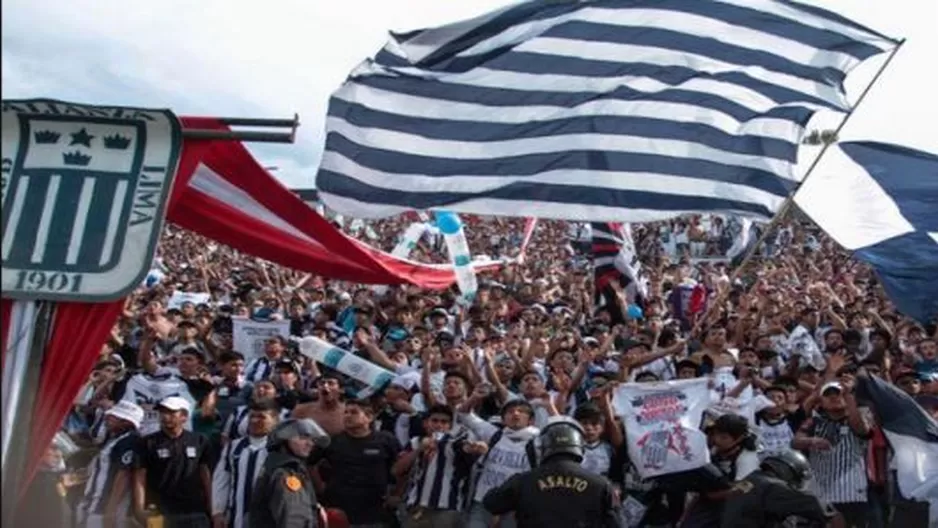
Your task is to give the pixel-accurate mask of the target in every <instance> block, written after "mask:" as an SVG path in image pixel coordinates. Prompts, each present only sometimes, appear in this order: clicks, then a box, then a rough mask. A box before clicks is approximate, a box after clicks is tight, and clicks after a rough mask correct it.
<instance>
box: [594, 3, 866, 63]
mask: <svg viewBox="0 0 938 528" xmlns="http://www.w3.org/2000/svg"><path fill="white" fill-rule="evenodd" d="M580 13H581V15H580V16H579V17H577V19H578V20H583V21H587V22H595V23H597V24H610V25H615V26H621V27H634V28H644V27H657V28H662V29H667V30H668V31H676V32H679V33H684V34H686V35H692V36H695V37H702V38H708V39H715V40H717V41H718V42H723V43H725V44H729V45H732V46H737V47H741V48H749V49H751V50H758V51H767V52H769V53H775V52H777V51H779V50H784V55H780V54H778V53H776V55H778V56H779V57H784V58H785V59H788V60H790V61H792V62H796V63H798V64H801V65H802V66H807V67H811V68H817V67H832V68H837V69H840V70H842V69H845V68H847V67H849V65H851V64H856V63H857V62H859V61H858V60H857V59H856V58H854V57H853V56H852V55H847V54H846V53H839V52H837V51H834V50H824V49H818V48H815V47H813V46H809V45H807V44H803V43H801V42H798V41H797V40H791V39H787V38H784V37H781V36H778V35H775V34H772V33H764V32H762V31H758V30H756V29H752V28H748V27H745V26H737V25H735V24H730V23H728V22H724V21H722V20H718V19H715V18H709V17H705V16H702V15H698V14H694V13H683V12H680V11H670V10H667V9H653V8H652V9H640V8H637V9H608V8H601V7H588V8H586V9H583V10H581V11H580ZM720 37H723V38H720Z"/></svg>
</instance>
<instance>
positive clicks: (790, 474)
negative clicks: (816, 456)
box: [759, 449, 811, 488]
mask: <svg viewBox="0 0 938 528" xmlns="http://www.w3.org/2000/svg"><path fill="white" fill-rule="evenodd" d="M759 467H760V469H762V470H764V471H768V472H770V473H772V474H773V475H775V476H776V477H778V478H780V479H782V480H784V481H785V482H786V483H788V485H789V486H792V487H793V488H801V487H803V486H804V483H805V481H806V480H808V476H809V474H810V473H811V465H810V464H809V463H808V459H807V458H805V456H804V455H802V454H801V453H800V452H798V451H795V450H793V449H786V450H785V451H781V452H778V453H772V454H771V455H769V456H767V457H765V459H763V460H762V464H761V465H760V466H759Z"/></svg>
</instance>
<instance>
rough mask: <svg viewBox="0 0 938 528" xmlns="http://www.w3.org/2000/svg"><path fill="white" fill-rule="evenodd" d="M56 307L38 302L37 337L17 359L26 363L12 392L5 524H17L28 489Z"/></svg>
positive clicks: (5, 461) (5, 470)
mask: <svg viewBox="0 0 938 528" xmlns="http://www.w3.org/2000/svg"><path fill="white" fill-rule="evenodd" d="M54 308H55V303H53V302H51V301H37V302H36V315H35V323H34V326H33V338H32V342H31V343H30V345H29V352H28V357H25V358H17V360H18V361H22V362H24V366H23V369H24V370H23V373H22V376H21V377H20V379H19V380H17V381H18V386H14V387H12V388H11V392H12V391H16V392H17V393H18V398H17V401H16V403H15V405H14V408H12V409H10V412H12V413H13V414H14V420H15V422H16V431H17V434H14V435H13V436H12V438H10V441H9V445H8V446H7V450H6V451H5V452H4V453H3V477H2V478H3V482H2V485H3V493H2V495H3V499H2V503H3V515H2V519H3V526H14V524H13V523H14V516H15V515H16V511H17V509H18V507H19V499H20V497H22V496H23V493H24V492H25V490H23V489H21V486H22V483H23V482H24V480H25V478H24V477H25V471H24V470H25V469H26V460H27V458H28V457H29V456H30V453H31V452H32V450H33V449H34V448H35V446H33V445H32V443H31V439H30V436H31V435H30V432H31V430H32V429H31V428H32V421H33V420H32V418H33V412H34V405H35V402H36V398H37V392H36V391H37V389H38V387H39V375H40V373H41V372H42V359H43V356H44V355H45V349H46V344H47V343H48V342H49V337H50V331H51V329H52V315H53V311H54ZM8 359H9V358H8ZM6 367H7V368H12V365H9V364H7V365H6ZM4 421H6V420H4Z"/></svg>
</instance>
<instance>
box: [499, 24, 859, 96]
mask: <svg viewBox="0 0 938 528" xmlns="http://www.w3.org/2000/svg"><path fill="white" fill-rule="evenodd" d="M515 51H519V52H521V51H525V52H529V53H539V54H543V55H547V56H561V57H572V58H576V59H593V60H601V61H608V62H614V63H627V62H647V63H650V64H655V65H658V66H680V67H684V68H691V69H693V70H695V71H700V72H707V73H720V72H728V71H732V72H741V73H745V74H747V75H749V76H750V77H752V78H754V79H758V80H760V81H762V82H765V83H769V84H773V85H775V86H778V87H779V88H787V89H790V90H795V91H797V92H799V93H802V94H808V95H812V96H814V97H818V98H820V99H823V100H824V101H828V102H830V103H833V104H836V105H837V106H838V107H840V108H843V109H845V110H846V109H847V108H849V104H848V102H847V97H846V94H844V93H842V92H840V91H838V90H837V89H835V88H833V87H831V86H829V85H826V84H822V83H819V82H816V81H812V80H810V79H806V78H803V77H796V76H793V75H788V74H785V73H779V72H774V71H770V70H767V69H765V68H762V67H761V66H742V65H739V64H731V63H729V62H723V61H719V60H716V59H712V58H710V57H708V56H706V55H695V54H693V53H690V52H687V51H674V50H669V49H664V48H655V47H651V46H637V45H632V44H615V43H610V42H588V41H582V40H578V41H573V40H568V39H558V38H550V37H540V38H537V39H533V40H530V41H528V42H525V43H524V44H522V45H520V46H518V47H517V48H515ZM625 58H627V60H625Z"/></svg>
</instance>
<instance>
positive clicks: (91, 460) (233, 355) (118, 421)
mask: <svg viewBox="0 0 938 528" xmlns="http://www.w3.org/2000/svg"><path fill="white" fill-rule="evenodd" d="M411 221H412V219H409V218H396V219H392V220H386V221H381V222H373V223H370V224H368V225H367V226H365V225H364V224H361V223H358V224H357V225H356V226H354V228H353V229H352V231H353V232H354V233H353V234H354V235H356V236H360V237H362V238H364V239H366V240H367V241H368V242H369V243H370V244H372V245H374V246H377V247H381V248H382V249H385V250H390V248H391V247H393V246H394V244H395V242H396V239H397V238H398V237H399V236H400V235H401V233H402V232H403V230H404V229H405V228H406V226H407V225H408V224H409V222H411ZM464 221H465V223H466V233H467V236H468V239H469V243H470V247H471V249H472V252H473V255H488V256H490V257H492V258H496V259H497V258H507V257H514V256H517V253H518V251H519V247H520V244H521V234H522V230H523V223H524V222H523V220H517V219H491V218H465V219H464ZM725 224H726V222H724V219H722V218H718V217H712V218H711V217H693V218H682V219H677V220H673V221H668V222H660V223H655V224H645V225H641V226H633V227H634V232H633V234H634V236H635V239H636V247H637V248H638V252H639V255H640V257H641V260H642V263H643V270H644V273H645V274H646V276H647V279H648V292H647V296H646V297H645V298H644V299H643V300H641V302H639V303H638V304H640V305H641V306H640V310H635V309H634V308H632V307H631V305H633V304H636V301H635V300H634V299H629V297H630V294H629V293H628V292H627V291H625V289H623V288H621V287H619V286H614V295H613V296H612V297H611V298H612V299H613V302H618V303H621V306H609V305H608V304H607V305H606V306H604V307H600V308H597V307H596V306H595V302H596V296H595V295H594V284H593V281H594V279H593V270H592V264H591V261H590V255H589V240H590V235H589V230H588V228H587V227H586V226H584V225H574V224H569V223H565V222H553V221H541V222H539V223H538V225H537V228H536V230H535V232H534V236H533V239H532V241H531V243H530V246H529V247H528V249H527V258H525V259H523V260H522V261H519V262H514V263H512V264H510V265H508V266H506V267H504V268H503V269H502V270H500V271H498V272H493V273H492V274H489V275H487V276H481V277H479V280H480V287H479V291H478V294H477V297H476V299H475V302H474V303H473V304H472V305H471V306H469V307H464V306H462V305H460V304H459V303H458V302H457V297H458V292H456V291H455V290H451V291H444V292H437V291H423V290H420V289H418V288H416V287H412V286H394V287H389V288H386V289H384V290H383V291H382V289H376V288H374V287H371V286H363V285H359V284H349V283H346V282H342V281H335V280H330V279H327V278H324V277H317V276H311V275H308V274H305V273H301V272H298V271H295V270H289V269H284V268H282V267H279V266H276V265H273V264H271V263H269V262H263V261H260V260H258V259H255V258H253V257H251V256H248V255H245V254H242V253H239V252H237V251H235V250H233V249H231V248H228V247H225V246H219V245H217V244H214V243H213V242H211V241H208V240H206V239H203V238H201V237H198V236H195V235H193V234H191V233H188V232H186V231H183V230H180V229H177V228H175V227H173V226H168V227H167V228H166V230H165V233H164V235H163V238H162V242H161V246H160V249H159V261H160V262H161V266H162V270H163V271H162V274H161V278H160V280H159V281H158V283H156V284H148V285H145V286H141V288H139V289H138V290H137V291H136V292H135V293H134V294H133V295H132V296H131V297H130V298H129V299H128V301H127V305H126V310H125V312H124V315H123V317H122V318H121V320H120V321H119V323H118V324H117V325H115V327H114V329H113V332H112V335H111V339H110V341H109V343H108V344H107V345H106V346H105V349H104V350H102V355H101V357H102V359H101V361H100V362H99V363H98V364H97V366H96V367H95V369H94V372H93V373H92V374H91V378H90V381H89V385H88V389H87V390H86V391H85V392H84V393H83V394H81V395H79V398H78V399H77V400H76V405H75V408H74V412H73V413H72V414H71V415H70V416H69V418H68V420H67V421H66V423H65V424H64V426H63V434H61V435H60V437H59V441H57V442H56V443H55V444H54V445H53V446H52V447H51V448H50V449H49V451H48V453H47V456H46V458H45V459H44V461H43V471H42V473H41V474H40V476H39V478H37V480H36V482H35V484H34V488H35V491H34V492H32V493H31V494H32V495H33V496H36V497H43V498H42V499H41V500H42V503H41V504H42V506H40V507H38V508H30V509H29V510H30V511H31V513H30V515H39V516H41V515H45V516H47V517H46V519H45V520H36V519H35V518H33V519H31V520H30V521H29V522H32V523H33V524H29V525H35V526H54V525H57V524H54V523H53V521H50V520H49V517H48V516H64V515H66V514H67V516H68V517H69V518H71V519H73V520H74V521H75V522H77V523H84V524H81V525H87V526H133V525H134V524H132V522H134V521H138V522H141V523H145V522H147V517H148V516H153V515H157V514H159V515H160V516H162V518H163V519H164V522H165V523H166V524H165V526H213V527H222V526H234V527H244V526H252V527H256V526H259V524H256V523H252V522H251V519H252V518H254V519H261V518H264V519H268V518H276V516H275V514H274V517H269V515H272V514H271V513H270V512H266V513H263V514H262V513H261V512H259V510H258V508H265V505H264V504H258V501H257V500H252V494H256V493H259V492H257V490H253V487H254V486H253V484H254V479H256V478H258V477H259V475H260V474H261V472H262V469H263V467H264V463H263V462H264V460H263V459H264V457H266V456H273V455H272V454H269V453H266V452H265V450H266V449H267V447H266V446H267V443H266V437H267V436H268V435H269V434H270V433H271V431H273V430H274V428H275V427H276V425H277V423H278V422H281V421H283V420H287V419H289V418H290V417H292V418H312V419H313V420H315V421H316V422H317V423H318V424H319V425H320V426H321V427H322V428H323V429H324V430H325V431H326V433H328V434H329V435H330V436H331V437H332V438H331V442H329V445H328V446H327V447H323V446H317V447H313V448H312V454H311V455H310V458H309V462H310V464H311V467H314V468H315V471H314V475H315V485H316V499H317V501H318V503H320V504H321V505H323V506H326V507H329V508H334V509H336V510H341V511H342V512H344V514H345V516H346V517H347V519H348V522H349V523H350V524H351V525H352V526H363V527H364V526H369V527H371V526H374V527H378V526H382V527H390V526H405V527H422V526H426V527H437V526H441V527H443V526H445V527H456V526H469V527H470V528H488V527H491V526H496V524H495V523H498V524H497V525H498V526H501V527H508V528H510V527H512V526H513V521H512V519H511V517H510V516H502V517H501V518H496V517H494V516H493V515H491V514H490V513H489V512H487V511H486V509H485V508H484V507H482V504H481V499H482V497H483V496H484V494H485V492H486V491H488V490H490V489H492V488H493V487H495V486H498V485H499V484H501V483H502V482H504V481H505V480H506V479H507V478H508V477H510V476H511V475H512V474H515V473H518V472H521V471H524V470H526V469H528V468H529V467H530V466H531V464H532V463H535V462H536V460H535V459H536V453H534V452H533V451H532V449H531V444H530V443H529V442H528V440H530V439H531V438H533V437H534V436H536V433H537V430H538V428H539V427H542V426H543V425H544V424H545V423H547V422H548V420H550V419H551V417H552V416H556V415H567V416H570V417H572V418H573V419H575V420H577V421H578V422H579V423H580V424H581V425H582V427H583V430H584V432H585V439H586V441H587V452H586V457H585V459H584V461H583V464H584V466H585V467H587V468H589V469H590V470H591V471H595V472H596V473H599V474H602V475H605V476H607V477H609V478H610V479H611V480H612V481H613V482H614V483H615V485H616V486H617V489H618V490H619V493H620V497H621V499H622V500H623V502H624V503H625V504H626V505H627V507H624V508H623V517H622V523H623V524H622V526H629V527H631V526H648V527H665V526H677V525H678V523H681V522H683V523H684V526H714V524H708V523H712V522H714V519H718V517H719V497H714V496H709V495H706V494H691V493H676V492H674V491H673V490H665V489H662V488H660V487H659V486H657V485H656V483H655V482H650V481H645V480H643V479H642V478H641V477H640V476H639V475H638V473H637V472H636V470H635V467H634V466H633V465H632V464H631V463H630V462H629V457H628V454H627V452H626V450H625V447H624V444H625V440H624V431H623V429H622V427H621V425H620V424H619V422H618V419H617V417H616V413H615V409H614V408H613V406H612V404H611V397H610V395H611V393H612V390H613V389H614V387H615V386H616V385H617V384H619V383H625V382H639V383H642V382H654V381H660V380H671V379H687V378H693V377H701V376H706V377H710V378H711V379H713V380H714V381H713V383H711V387H712V388H713V391H714V393H715V394H716V396H714V402H713V406H712V407H713V416H712V418H713V419H712V420H710V421H709V422H708V424H707V425H706V427H707V429H706V430H707V431H708V435H709V439H710V443H711V448H712V460H713V462H714V464H715V466H716V467H718V468H720V470H721V471H723V472H724V474H725V476H726V478H727V479H729V480H731V481H732V480H739V479H741V478H743V477H744V476H745V475H746V474H747V473H748V472H750V471H752V470H753V469H754V468H756V467H757V466H758V459H759V457H760V456H763V455H764V454H765V453H770V452H773V451H777V450H781V449H787V448H789V447H794V448H796V449H799V450H801V451H803V452H804V453H806V455H807V456H808V459H809V461H810V463H811V467H812V471H813V478H812V486H814V489H815V491H816V493H817V494H818V495H819V496H820V497H821V498H823V499H824V500H826V501H829V502H831V503H833V504H834V505H835V507H836V508H837V509H838V510H839V511H840V512H841V513H842V514H843V515H844V517H845V518H846V520H847V522H848V524H847V525H848V526H870V527H875V526H888V525H889V524H888V523H889V522H890V521H891V522H893V523H895V525H902V526H908V527H909V528H912V527H914V526H924V525H917V524H914V522H917V521H915V519H917V520H921V519H922V518H923V517H921V509H922V507H923V504H920V503H911V502H909V501H906V500H904V499H903V498H902V497H901V495H899V494H898V493H897V492H896V487H895V483H894V480H895V479H894V475H893V472H892V466H891V464H890V459H891V457H892V453H891V452H890V446H889V445H888V443H887V442H886V441H885V439H884V436H883V434H882V432H881V431H880V430H879V429H878V428H877V419H876V416H875V415H874V414H873V413H872V412H871V411H870V410H869V409H868V408H866V407H865V406H864V405H863V402H862V401H857V399H856V398H854V396H853V394H852V388H853V386H854V384H855V382H856V378H857V376H860V375H870V376H879V377H882V378H883V379H885V380H887V381H889V382H891V383H894V384H895V385H896V386H898V387H899V388H901V389H902V390H903V391H905V392H907V393H908V394H910V395H912V396H914V397H916V398H917V401H919V402H920V404H921V405H922V406H923V407H925V408H926V409H927V410H928V411H929V412H930V413H932V414H933V415H938V344H936V340H935V339H936V335H938V334H936V328H935V325H934V324H931V325H925V326H922V325H920V324H917V323H916V322H914V321H911V320H909V319H907V318H905V317H903V316H902V315H901V314H899V313H897V312H896V310H895V309H894V308H893V306H892V305H891V304H890V302H889V301H888V299H887V298H886V297H885V296H884V294H883V292H882V290H881V288H880V286H879V285H878V283H877V280H876V278H875V276H874V275H873V274H872V273H871V272H870V270H869V269H868V268H866V267H864V266H863V265H860V264H858V263H856V262H855V261H853V260H852V259H851V258H850V256H849V255H848V254H846V253H845V252H843V251H842V250H840V249H838V248H837V247H836V246H835V244H833V243H832V241H830V240H829V239H826V238H825V237H824V236H823V233H820V232H819V231H817V230H816V229H815V228H814V227H813V226H812V225H811V224H810V223H808V222H804V221H794V220H793V221H789V222H788V223H785V224H784V225H782V226H780V227H779V228H778V229H776V230H775V231H774V232H773V233H770V235H769V236H767V237H766V238H765V243H764V244H763V246H762V247H761V248H760V251H759V255H757V256H756V257H754V258H753V259H750V261H749V264H748V265H747V266H746V267H745V268H744V269H741V270H734V269H731V267H730V265H729V263H728V262H727V260H726V259H723V258H720V257H722V256H723V255H724V254H725V251H726V249H727V247H728V246H729V245H730V244H731V243H732V238H731V237H730V236H729V235H728V230H727V229H726V227H725ZM411 258H412V259H415V260H421V261H425V262H445V261H446V256H445V248H444V246H443V244H442V241H441V240H437V239H434V238H433V237H432V236H430V237H429V238H425V239H424V240H422V241H421V243H420V244H418V246H417V248H415V250H414V252H413V253H412V255H411ZM680 285H699V286H702V287H703V289H704V291H705V292H706V298H707V302H706V303H705V308H704V309H702V310H697V311H695V312H693V313H681V314H677V313H675V310H676V309H677V308H676V307H675V305H674V303H673V302H672V301H671V296H670V292H671V291H672V290H674V289H675V288H678V287H679V286H680ZM176 291H184V292H207V293H210V294H211V301H210V302H207V303H205V304H199V305H193V304H192V303H185V304H183V305H181V306H179V307H177V308H173V309H167V303H168V300H169V299H170V298H171V297H172V295H173V292H176ZM630 308H631V309H630ZM616 314H625V315H624V317H623V318H622V319H621V320H618V319H617V318H616ZM679 315H680V317H679ZM232 317H258V318H266V319H270V318H275V319H276V318H285V319H289V320H290V322H291V323H290V334H291V335H292V336H294V337H302V336H305V335H314V336H317V337H321V338H323V339H326V340H328V341H331V342H333V343H335V344H336V345H338V346H341V347H343V348H345V349H347V350H348V351H350V352H352V353H355V354H357V355H359V356H361V357H363V358H365V359H367V360H369V361H371V362H373V363H375V364H377V365H380V366H381V367H384V368H386V369H388V370H392V371H393V372H395V373H396V374H397V377H396V378H395V379H394V381H393V382H392V383H391V384H390V385H389V386H388V387H386V388H385V390H383V391H382V392H380V393H378V394H373V395H371V396H369V397H368V398H367V399H358V397H359V395H360V392H359V391H358V389H360V388H361V387H360V385H358V384H357V383H356V382H355V381H354V380H351V379H349V378H348V377H346V376H343V375H341V374H339V373H337V372H334V371H331V370H328V369H325V368H322V366H321V365H317V364H315V363H314V362H312V361H311V360H309V359H307V358H304V357H302V356H300V355H299V354H298V353H297V352H296V349H295V345H294V342H293V341H292V340H291V339H289V336H283V337H277V338H272V339H270V340H269V341H268V342H267V344H266V348H265V351H264V355H263V356H261V357H251V356H249V355H247V354H248V352H249V351H242V350H232V334H231V333H232V327H233V325H232ZM719 415H722V416H719ZM144 435H146V436H144ZM141 437H143V438H141ZM68 440H70V441H71V442H69V441H68ZM71 443H74V444H76V445H77V447H78V449H77V451H76V449H75V446H70V447H69V446H67V444H71ZM323 445H324V444H323ZM66 455H67V456H66ZM286 485H287V486H288V487H290V486H292V484H291V481H289V479H288V482H287V484H286ZM43 486H46V488H43ZM49 486H51V487H52V489H53V490H57V491H58V493H56V496H57V495H62V496H64V497H65V500H64V501H61V502H62V504H63V508H62V509H56V508H54V507H52V502H50V499H49V497H48V495H47V494H45V493H46V492H47V491H48V489H47V488H48V487H49ZM290 489H292V487H291V488H290ZM56 498H57V497H56ZM924 507H925V509H926V513H925V517H924V519H927V506H924ZM63 510H67V511H63ZM262 515H263V517H262ZM902 516H906V517H902ZM916 516H918V517H916ZM59 518H61V517H59ZM903 518H905V519H907V520H908V519H913V521H911V522H913V524H908V523H906V524H902V522H903V521H902V519H903ZM907 522H908V521H907ZM926 522H927V521H926ZM44 523H45V524H44ZM23 526H27V524H23ZM291 526H292V525H291Z"/></svg>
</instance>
